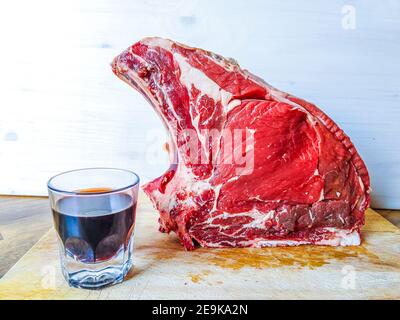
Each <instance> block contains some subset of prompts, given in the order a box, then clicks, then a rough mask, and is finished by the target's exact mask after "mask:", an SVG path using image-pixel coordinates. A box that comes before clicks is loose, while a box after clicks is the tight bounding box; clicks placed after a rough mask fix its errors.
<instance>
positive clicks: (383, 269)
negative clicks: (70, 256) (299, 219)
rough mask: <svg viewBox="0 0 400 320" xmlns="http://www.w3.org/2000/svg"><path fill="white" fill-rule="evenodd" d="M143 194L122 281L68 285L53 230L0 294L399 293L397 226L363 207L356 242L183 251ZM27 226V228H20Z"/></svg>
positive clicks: (226, 296) (342, 296)
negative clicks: (359, 240) (91, 285)
mask: <svg viewBox="0 0 400 320" xmlns="http://www.w3.org/2000/svg"><path fill="white" fill-rule="evenodd" d="M157 219H158V214H157V213H156V212H155V210H154V209H153V208H152V206H151V204H150V202H149V201H148V200H147V199H146V198H145V197H144V196H143V195H141V196H140V205H139V209H138V212H137V225H136V243H135V253H134V258H135V259H134V267H133V268H132V270H131V271H130V272H129V274H128V276H127V279H126V281H125V282H123V283H122V284H119V285H116V286H113V287H109V288H106V289H103V290H97V291H91V290H82V289H74V288H70V287H68V285H67V284H66V283H65V281H64V280H63V278H62V275H61V273H60V266H59V261H58V248H57V244H56V236H55V233H54V230H50V231H49V232H48V233H47V234H46V235H45V236H44V237H43V238H42V239H41V240H40V241H39V242H38V243H37V244H36V245H35V246H34V247H32V249H31V250H30V251H28V253H27V254H26V255H25V256H24V257H22V258H21V259H20V260H19V261H18V262H17V264H16V265H15V266H14V267H13V268H12V269H11V270H10V271H9V272H8V273H7V274H6V275H5V276H4V277H3V278H2V279H1V280H0V299H356V298H357V299H378V298H379V299H381V298H383V299H400V230H399V229H398V228H397V227H395V226H394V225H392V224H391V223H390V222H388V221H387V220H385V219H384V218H383V217H382V216H380V215H379V214H377V213H376V212H374V211H373V210H368V212H367V217H366V221H367V224H366V226H365V227H364V229H363V237H364V242H363V245H362V246H360V247H345V248H343V247H339V248H333V247H316V246H303V247H293V248H264V249H205V248H200V249H197V250H195V251H192V252H186V251H184V249H183V247H182V246H181V245H180V244H179V241H178V239H177V237H176V236H175V235H173V234H171V235H165V234H162V233H159V232H158V224H157ZM21 232H29V230H21Z"/></svg>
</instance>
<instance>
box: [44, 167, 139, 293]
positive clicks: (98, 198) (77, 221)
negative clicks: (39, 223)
mask: <svg viewBox="0 0 400 320" xmlns="http://www.w3.org/2000/svg"><path fill="white" fill-rule="evenodd" d="M139 180H140V179H139V176H138V175H137V174H136V173H134V172H131V171H128V170H123V169H115V168H90V169H79V170H73V171H68V172H64V173H61V174H58V175H56V176H54V177H52V178H51V179H50V180H49V182H48V184H47V187H48V192H49V198H50V205H51V209H52V213H53V220H54V227H55V230H56V234H57V238H58V243H59V249H60V258H61V270H62V273H63V275H64V278H65V280H66V281H67V282H68V284H69V285H70V286H73V287H78V288H86V289H97V288H101V287H104V286H107V285H111V284H115V283H119V282H122V281H123V279H124V277H125V276H126V274H127V273H128V271H129V269H130V268H131V267H132V250H133V238H134V228H135V216H136V204H137V198H138V189H139Z"/></svg>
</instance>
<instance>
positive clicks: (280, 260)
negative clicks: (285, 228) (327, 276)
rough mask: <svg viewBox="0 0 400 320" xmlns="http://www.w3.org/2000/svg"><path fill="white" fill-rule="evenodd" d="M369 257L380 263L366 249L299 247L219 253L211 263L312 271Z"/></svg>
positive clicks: (237, 268) (223, 251)
mask: <svg viewBox="0 0 400 320" xmlns="http://www.w3.org/2000/svg"><path fill="white" fill-rule="evenodd" d="M363 257H364V258H367V259H368V260H372V261H373V262H379V258H378V256H376V255H375V254H373V253H371V252H369V251H368V250H367V249H366V248H364V247H346V248H341V247H336V248H335V247H333V248H332V247H324V246H299V247H280V248H265V249H228V250H225V249H224V250H218V252H216V253H214V254H213V255H212V256H211V257H210V258H209V260H208V261H209V263H212V264H213V265H216V266H218V267H221V268H227V269H233V270H240V269H242V268H245V267H251V268H280V267H295V268H309V269H311V270H313V269H315V268H318V267H322V266H324V265H326V264H329V263H331V262H334V261H343V260H346V259H349V258H363Z"/></svg>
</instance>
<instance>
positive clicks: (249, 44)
mask: <svg viewBox="0 0 400 320" xmlns="http://www.w3.org/2000/svg"><path fill="white" fill-rule="evenodd" d="M345 5H352V6H353V7H354V9H355V14H356V15H355V17H356V24H355V29H345V28H343V24H342V22H343V18H344V14H343V13H342V9H343V7H344V6H345ZM3 9H4V10H3ZM149 35H159V36H164V37H169V38H172V39H174V40H177V41H181V42H184V43H188V44H190V45H193V46H199V47H203V48H206V49H209V50H213V51H215V52H218V53H221V54H223V55H226V56H232V57H235V58H236V59H237V60H238V61H239V62H240V63H241V65H242V66H244V67H246V68H248V69H249V70H251V71H252V72H254V73H255V74H258V75H260V76H261V77H263V78H264V79H265V80H266V81H268V82H269V83H271V84H272V85H274V86H276V87H278V88H280V89H282V90H285V91H288V92H290V93H292V94H295V95H297V96H300V97H302V98H305V99H307V100H310V101H312V102H314V103H316V104H318V105H319V106H320V107H321V108H322V109H323V110H325V111H326V112H327V113H328V114H329V115H330V116H331V117H332V118H333V119H334V120H335V121H336V122H337V123H338V124H339V125H340V126H341V127H342V128H343V129H344V130H345V131H346V132H347V133H348V135H349V136H350V137H351V138H352V140H353V142H354V143H355V145H356V146H357V148H358V150H359V151H360V153H361V155H362V156H363V158H364V159H365V161H366V163H367V166H368V168H369V170H370V173H371V178H372V187H373V204H374V206H376V207H385V208H400V166H399V163H400V143H399V139H398V137H399V136H400V125H399V124H400V109H399V102H400V77H399V74H400V62H399V58H398V57H399V56H400V3H399V2H396V1H390V0H385V1H379V2H378V1H372V0H366V1H362V2H361V1H339V0H335V1H329V2H327V1H323V0H313V1H306V0H303V1H272V0H270V1H261V0H259V1H256V0H253V1H230V2H229V4H228V2H226V1H222V0H214V1H212V0H201V1H195V0H192V1H188V0H172V1H168V2H167V1H161V0H145V1H128V0H126V1H122V0H120V1H111V0H102V1H94V0H86V1H82V2H81V1H77V0H74V1H65V2H63V3H61V2H59V1H57V2H54V1H49V0H47V1H46V0H39V1H35V2H32V1H27V0H25V1H22V0H20V1H13V2H7V5H3V7H2V11H1V12H0V36H1V38H2V40H3V41H2V43H1V44H0V46H1V48H0V49H1V51H0V52H1V55H2V56H1V59H0V70H2V72H1V73H0V177H1V178H0V193H12V194H45V193H46V188H45V183H46V180H47V178H48V177H49V176H51V175H52V174H55V173H57V172H59V171H62V170H68V169H72V168H77V167H91V166H116V167H125V168H129V169H133V170H135V171H137V172H138V173H139V174H140V175H141V176H142V180H144V181H147V180H149V179H151V178H153V177H156V176H157V175H159V174H161V173H162V172H163V171H164V170H165V168H166V166H167V159H166V157H165V155H164V154H163V153H162V151H161V145H162V143H163V142H164V141H163V140H164V134H163V128H162V126H161V122H160V121H159V119H158V118H157V116H156V115H155V114H154V113H153V111H152V110H151V108H150V107H149V106H148V105H147V103H146V101H144V99H142V98H141V97H140V95H139V94H138V93H136V92H134V91H133V90H131V89H130V88H129V87H128V86H126V85H125V84H124V83H122V82H121V81H119V80H118V79H116V78H115V76H114V75H113V74H112V72H111V71H110V67H109V63H110V61H111V60H112V58H113V57H114V56H115V55H117V54H118V53H119V52H120V51H122V50H123V49H125V48H126V47H127V46H129V45H130V44H132V43H133V42H135V41H137V40H139V39H140V38H142V37H144V36H149Z"/></svg>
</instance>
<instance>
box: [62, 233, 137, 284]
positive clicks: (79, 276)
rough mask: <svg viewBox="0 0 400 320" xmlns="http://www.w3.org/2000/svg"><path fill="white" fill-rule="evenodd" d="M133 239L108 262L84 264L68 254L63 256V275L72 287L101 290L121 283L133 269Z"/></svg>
mask: <svg viewBox="0 0 400 320" xmlns="http://www.w3.org/2000/svg"><path fill="white" fill-rule="evenodd" d="M132 247H133V237H132V239H131V241H130V242H129V245H128V247H127V248H126V249H124V248H123V247H122V248H120V250H119V251H118V252H117V254H116V255H115V256H114V257H112V258H111V259H109V260H107V261H102V262H97V263H84V262H81V261H78V260H77V259H76V257H73V256H71V255H70V254H68V252H67V253H66V254H65V255H62V256H61V268H62V273H63V276H64V278H65V280H66V281H67V283H68V284H69V285H70V286H71V287H75V288H82V289H101V288H104V287H106V286H110V285H113V284H117V283H120V282H122V281H123V280H124V278H125V276H126V275H127V273H128V272H129V270H130V269H131V267H132V264H133V263H132V249H133V248H132Z"/></svg>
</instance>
